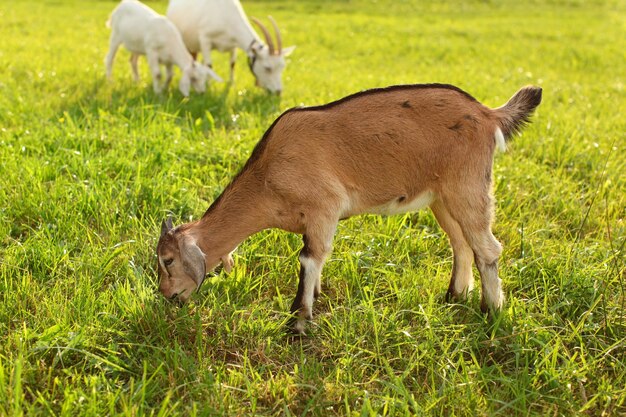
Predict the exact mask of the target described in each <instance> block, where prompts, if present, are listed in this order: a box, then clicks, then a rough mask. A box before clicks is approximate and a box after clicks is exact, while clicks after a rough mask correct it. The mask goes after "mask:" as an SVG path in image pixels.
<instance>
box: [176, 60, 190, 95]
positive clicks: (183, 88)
mask: <svg viewBox="0 0 626 417" xmlns="http://www.w3.org/2000/svg"><path fill="white" fill-rule="evenodd" d="M190 68H191V67H190ZM190 88H191V79H190V78H189V72H188V71H183V75H182V76H181V77H180V83H179V84H178V89H179V90H180V92H181V93H182V94H183V96H185V97H189V89H190Z"/></svg>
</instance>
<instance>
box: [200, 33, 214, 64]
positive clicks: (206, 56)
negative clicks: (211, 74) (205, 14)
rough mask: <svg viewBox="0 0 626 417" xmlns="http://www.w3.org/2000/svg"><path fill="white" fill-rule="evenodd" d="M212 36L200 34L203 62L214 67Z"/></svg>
mask: <svg viewBox="0 0 626 417" xmlns="http://www.w3.org/2000/svg"><path fill="white" fill-rule="evenodd" d="M211 47H212V45H211V37H210V36H209V35H208V34H207V35H200V52H201V53H202V62H203V63H204V65H206V66H207V67H209V68H213V62H212V61H211Z"/></svg>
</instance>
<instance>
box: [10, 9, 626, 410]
mask: <svg viewBox="0 0 626 417" xmlns="http://www.w3.org/2000/svg"><path fill="white" fill-rule="evenodd" d="M5 3H6V4H3V5H2V6H0V19H1V21H2V22H3V24H2V25H0V38H1V39H2V42H1V43H0V75H1V77H0V174H1V175H0V301H1V302H0V335H1V337H0V341H1V342H0V415H15V416H18V415H67V416H76V415H90V416H92V415H93V416H100V415H133V416H134V415H185V416H188V415H191V416H193V415H305V414H311V415H319V416H326V415H350V414H354V415H375V414H382V415H409V414H414V415H468V416H474V415H537V416H544V415H579V414H583V415H585V414H586V415H594V416H595V415H603V414H604V415H620V414H623V413H626V388H625V386H626V360H625V358H626V313H625V307H626V289H625V287H626V284H625V283H624V282H625V278H626V277H625V275H624V274H625V272H624V271H625V270H624V242H626V225H625V224H624V221H625V220H624V219H625V216H626V175H624V173H625V172H626V157H624V144H625V143H626V137H625V132H626V119H625V118H624V114H626V94H625V91H624V83H625V82H626V79H625V77H624V68H625V67H626V55H625V53H624V51H625V50H626V41H625V39H626V37H625V36H624V34H625V32H626V8H625V6H624V4H623V3H622V2H618V1H613V2H600V1H593V2H587V1H585V2H583V1H551V2H539V1H524V2H509V1H504V2H482V1H480V2H479V1H468V2H462V3H460V4H459V3H458V2H455V3H446V2H435V1H433V2H430V1H419V2H418V1H415V2H412V1H407V2H383V1H366V0H357V1H350V2H347V1H345V2H344V1H332V2H331V1H299V2H287V1H259V2H256V1H255V2H244V7H245V8H246V10H247V11H248V12H249V14H250V15H255V16H258V17H263V16H266V15H267V14H272V15H273V16H274V17H275V18H276V20H277V21H278V22H279V24H280V26H281V28H282V29H283V37H284V40H285V44H286V45H291V44H295V45H297V49H296V51H295V52H294V54H293V55H292V56H291V57H290V62H289V64H288V67H287V69H286V71H285V77H284V81H285V91H284V93H283V95H282V97H281V98H277V97H274V96H268V95H267V94H265V93H264V92H263V91H261V90H258V89H257V88H255V87H254V80H253V78H252V76H251V75H250V74H249V71H248V69H247V66H246V63H245V57H244V56H243V54H240V55H241V56H240V59H239V62H238V68H237V71H236V81H235V83H234V84H233V85H228V84H212V85H211V86H210V88H209V89H208V91H207V93H206V94H204V95H197V94H195V95H192V96H191V97H190V98H189V99H184V98H182V97H181V96H180V93H179V92H178V91H177V90H176V89H175V88H171V89H170V91H168V92H167V93H166V94H164V95H162V96H156V95H154V93H153V92H152V88H151V83H150V78H149V74H148V71H147V66H146V64H145V60H142V61H141V74H142V81H141V82H140V83H139V84H138V85H135V84H133V82H132V81H131V75H130V68H129V65H128V54H127V53H126V52H124V51H120V52H119V54H118V57H117V60H116V62H115V69H114V80H113V81H112V82H111V83H107V82H106V81H105V80H104V64H103V59H104V55H105V53H106V51H107V46H108V31H107V29H106V28H105V25H104V22H105V21H106V19H107V17H108V14H109V13H110V11H111V10H112V9H113V8H114V6H115V4H116V3H115V2H108V1H106V2H105V1H98V2H81V1H70V0H67V1H66V0H63V1H41V2H5ZM149 4H150V5H151V6H152V7H154V8H155V9H157V10H159V11H160V12H163V11H164V10H165V8H166V4H165V3H164V2H152V3H149ZM214 61H215V63H216V70H217V71H218V72H219V73H220V74H221V75H222V76H224V77H226V76H227V74H228V57H227V56H226V55H215V57H214ZM422 82H444V83H451V84H455V85H457V86H459V87H461V88H463V89H464V90H466V91H468V92H469V93H470V94H472V95H474V96H475V97H476V98H478V99H479V100H480V101H482V102H484V103H485V104H487V105H490V106H492V107H495V106H499V105H501V104H503V103H504V102H505V101H506V100H507V99H508V98H509V97H510V96H511V95H512V94H513V93H514V92H515V91H516V90H517V89H518V88H519V87H521V86H522V85H525V84H537V85H541V86H542V87H543V88H544V101H543V103H542V104H541V106H540V107H539V109H538V111H537V113H536V115H535V117H534V119H533V123H532V124H531V125H530V126H529V127H528V128H527V129H526V130H525V132H524V134H523V135H522V136H520V137H517V138H515V140H514V141H513V142H512V144H511V146H510V148H509V152H507V153H505V154H500V155H498V156H497V157H496V163H495V169H494V178H495V194H496V198H497V206H496V214H497V221H496V224H495V227H494V233H495V234H496V236H498V238H499V239H500V240H501V241H502V243H503V244H504V247H505V250H504V253H503V256H502V260H501V264H500V272H501V276H502V277H503V280H504V288H505V293H506V295H507V302H506V305H505V309H504V311H503V312H502V314H500V315H498V316H495V317H492V318H488V317H485V316H484V315H482V314H481V313H480V310H479V308H478V305H479V301H478V294H474V295H473V296H472V297H471V298H470V299H469V300H468V301H467V302H465V303H460V304H446V303H445V302H444V299H443V298H444V297H443V295H444V293H445V290H446V288H447V285H448V279H449V274H450V270H451V252H450V249H449V245H448V243H447V239H446V237H445V235H444V234H443V232H442V231H441V230H440V229H439V227H438V226H437V224H436V222H435V220H434V218H433V216H432V215H431V214H430V213H429V212H427V211H424V212H420V213H415V214H409V215H405V216H395V217H377V216H363V217H358V218H353V219H350V220H347V221H345V222H342V223H341V224H340V226H339V229H338V232H337V235H336V239H335V249H334V252H333V254H332V256H331V258H330V260H329V261H328V263H327V265H326V267H325V270H324V274H323V294H322V296H321V298H320V299H319V300H318V301H317V302H316V304H315V306H314V314H315V318H314V321H313V322H312V323H311V325H310V333H311V335H310V336H309V337H306V338H303V339H301V340H295V341H294V340H291V339H289V338H287V337H286V336H285V332H284V325H285V322H286V320H287V319H288V317H287V312H288V311H289V306H290V303H291V301H292V299H293V296H294V295H295V289H296V283H297V282H296V280H297V268H298V263H297V254H298V251H299V250H300V248H301V240H300V237H299V236H295V235H290V234H287V233H285V232H280V231H266V232H263V233H260V234H258V235H256V236H254V237H252V238H251V239H249V240H247V241H246V242H244V243H243V244H242V245H241V246H240V248H239V249H238V251H237V253H236V255H235V261H236V267H235V269H234V271H233V273H232V274H230V275H228V276H226V275H223V274H222V275H219V276H218V277H216V278H213V279H212V280H211V281H209V282H207V283H206V284H205V285H204V287H203V288H202V290H201V291H200V293H199V294H197V295H196V296H194V298H193V301H192V302H191V303H190V304H188V305H187V306H185V307H182V308H178V307H174V306H171V305H168V304H167V303H165V302H164V300H163V299H162V298H160V297H159V296H157V294H156V282H155V271H154V264H155V256H154V249H155V245H156V238H157V236H158V232H159V224H160V222H161V220H162V219H163V218H164V217H165V216H167V215H168V214H171V215H173V217H174V218H175V219H176V221H177V222H179V223H180V222H185V221H189V220H190V219H196V218H198V217H199V216H201V215H202V213H203V212H204V210H205V209H206V208H207V207H208V205H209V204H210V202H211V201H212V200H213V199H214V198H215V197H217V195H219V193H220V191H221V190H222V189H223V188H224V186H225V185H226V184H227V183H228V181H229V180H230V178H232V177H233V175H234V174H235V173H236V172H237V171H238V170H239V168H240V167H241V166H242V165H243V163H244V162H245V160H246V158H247V157H248V155H249V154H250V152H251V150H252V148H253V146H254V144H255V143H256V141H257V140H258V139H259V138H260V137H261V136H262V134H263V132H264V131H265V129H267V127H268V126H269V125H270V124H271V123H272V121H273V120H274V119H275V118H276V117H277V116H278V115H279V114H280V113H281V112H282V111H284V110H285V109H287V108H289V107H293V106H296V105H300V104H304V105H314V104H322V103H324V102H328V101H330V100H334V99H337V98H340V97H342V96H344V95H346V94H349V93H353V92H356V91H359V90H362V89H365V88H371V87H380V86H386V85H390V84H398V83H422Z"/></svg>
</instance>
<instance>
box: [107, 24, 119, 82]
mask: <svg viewBox="0 0 626 417" xmlns="http://www.w3.org/2000/svg"><path fill="white" fill-rule="evenodd" d="M121 44H122V42H121V41H120V40H119V39H118V38H117V36H116V35H115V33H111V40H110V42H109V52H108V53H107V56H106V58H105V59H104V65H105V66H106V75H107V79H108V80H110V79H111V76H112V75H113V61H114V60H115V54H116V53H117V49H118V48H119V47H120V45H121Z"/></svg>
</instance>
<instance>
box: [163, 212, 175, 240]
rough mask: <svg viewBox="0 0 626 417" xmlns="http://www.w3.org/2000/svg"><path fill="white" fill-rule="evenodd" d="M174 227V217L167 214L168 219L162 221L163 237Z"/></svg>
mask: <svg viewBox="0 0 626 417" xmlns="http://www.w3.org/2000/svg"><path fill="white" fill-rule="evenodd" d="M173 228H174V225H173V224H172V218H171V217H170V216H167V219H165V220H163V221H162V222H161V237H163V236H164V235H166V234H167V232H169V231H170V230H172V229H173Z"/></svg>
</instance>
